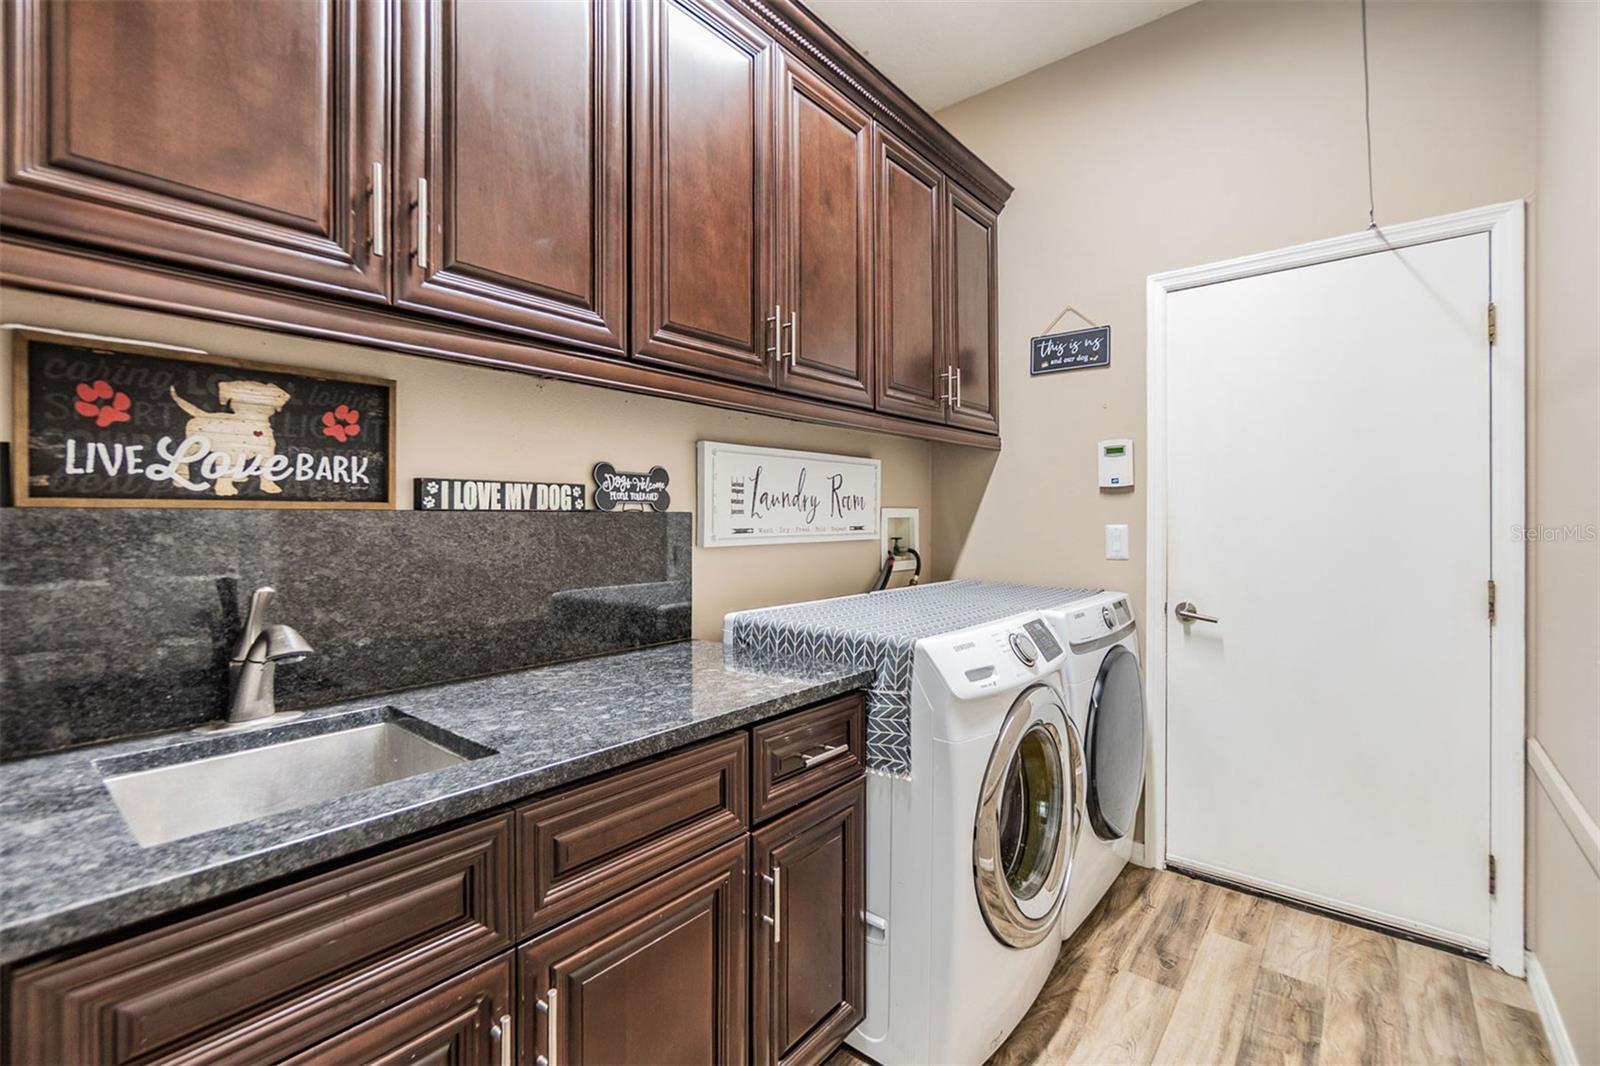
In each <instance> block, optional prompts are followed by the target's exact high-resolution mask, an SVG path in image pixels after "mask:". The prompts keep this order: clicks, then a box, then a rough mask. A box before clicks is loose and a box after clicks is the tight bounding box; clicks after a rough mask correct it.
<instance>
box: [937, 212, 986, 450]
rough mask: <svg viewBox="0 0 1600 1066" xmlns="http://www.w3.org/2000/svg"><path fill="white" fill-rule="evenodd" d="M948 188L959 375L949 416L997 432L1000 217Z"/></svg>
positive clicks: (953, 350)
mask: <svg viewBox="0 0 1600 1066" xmlns="http://www.w3.org/2000/svg"><path fill="white" fill-rule="evenodd" d="M947 188H948V199H949V211H948V212H947V214H946V216H945V219H946V222H945V231H946V234H947V237H946V239H947V240H948V241H949V250H950V254H949V264H950V276H949V282H948V289H947V299H948V300H949V319H950V333H949V345H950V347H949V352H950V365H951V367H952V368H953V369H954V370H955V371H956V379H955V386H954V390H955V395H954V397H953V400H952V402H951V404H950V410H949V418H950V422H951V423H952V424H955V425H960V426H967V427H969V428H971V429H981V430H988V431H989V432H991V433H993V432H998V431H999V429H1000V407H999V402H998V395H997V392H998V390H997V387H996V378H997V377H998V374H999V355H1000V342H999V334H998V318H997V316H998V303H999V290H998V288H997V284H996V269H997V264H996V260H997V258H998V249H997V245H996V241H995V222H996V219H995V214H994V212H993V211H990V210H989V209H988V208H987V207H984V206H983V205H982V204H981V203H979V202H978V201H977V200H976V199H974V198H973V197H971V196H969V195H967V194H966V193H965V192H963V191H962V190H961V189H960V188H958V187H957V186H955V185H948V186H947Z"/></svg>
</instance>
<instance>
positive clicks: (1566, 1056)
mask: <svg viewBox="0 0 1600 1066" xmlns="http://www.w3.org/2000/svg"><path fill="white" fill-rule="evenodd" d="M1528 990H1529V991H1530V992H1532V993H1533V1005H1534V1006H1535V1007H1537V1008H1539V1020H1540V1021H1541V1022H1543V1023H1544V1037H1545V1039H1546V1040H1548V1041H1549V1042H1550V1057H1551V1058H1552V1059H1554V1060H1555V1063H1556V1066H1578V1050H1577V1048H1575V1047H1573V1046H1572V1034H1570V1033H1568V1032H1567V1025H1566V1023H1565V1022H1563V1021H1562V1020H1561V1008H1560V1007H1558V1006H1556V996H1555V993H1554V992H1552V991H1551V990H1550V982H1549V981H1547V980H1545V976H1544V967H1543V966H1540V965H1539V959H1538V956H1536V955H1534V953H1533V952H1531V951H1530V952H1528Z"/></svg>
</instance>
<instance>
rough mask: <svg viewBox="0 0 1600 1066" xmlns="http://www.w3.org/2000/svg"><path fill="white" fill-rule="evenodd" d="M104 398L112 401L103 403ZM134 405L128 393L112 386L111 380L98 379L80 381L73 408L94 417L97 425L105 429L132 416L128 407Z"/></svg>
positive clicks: (85, 415)
mask: <svg viewBox="0 0 1600 1066" xmlns="http://www.w3.org/2000/svg"><path fill="white" fill-rule="evenodd" d="M103 400H110V401H111V402H110V403H104V404H103V403H102V402H101V401H103ZM132 406H133V401H132V400H130V399H128V394H127V393H125V392H118V391H117V390H116V389H114V388H112V387H111V382H109V381H96V382H94V383H93V384H90V383H89V382H87V381H81V382H79V383H78V402H77V403H75V404H73V405H72V408H73V410H75V411H77V412H78V413H79V414H80V415H82V416H83V417H84V418H92V419H94V424H95V425H97V426H99V427H100V428H101V429H105V428H106V427H107V426H110V425H115V424H116V423H118V422H126V421H127V420H128V419H130V418H132V417H133V416H132V415H130V414H129V413H128V408H130V407H132Z"/></svg>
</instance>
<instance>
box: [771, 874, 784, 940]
mask: <svg viewBox="0 0 1600 1066" xmlns="http://www.w3.org/2000/svg"><path fill="white" fill-rule="evenodd" d="M772 942H773V943H774V944H781V943H783V867H781V866H779V865H778V864H777V863H773V864H772Z"/></svg>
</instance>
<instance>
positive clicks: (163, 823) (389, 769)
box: [102, 719, 487, 848]
mask: <svg viewBox="0 0 1600 1066" xmlns="http://www.w3.org/2000/svg"><path fill="white" fill-rule="evenodd" d="M284 728H285V730H286V731H287V730H290V729H293V728H294V727H284ZM456 739H459V738H456ZM461 743H462V744H463V745H467V746H469V747H476V745H471V744H470V742H467V741H462V742H461ZM174 750H177V749H174ZM483 754H487V752H486V751H485V752H483ZM473 757H476V756H475V755H462V754H458V753H457V752H454V751H451V750H450V749H448V748H446V747H443V746H442V745H440V744H436V743H434V742H433V741H431V740H429V739H427V738H425V737H423V736H420V735H418V734H417V733H415V732H413V731H412V730H411V729H408V728H406V727H405V726H404V725H401V724H399V723H398V722H396V721H394V720H392V719H390V720H381V721H377V722H371V723H370V724H364V725H358V726H356V727H354V728H349V729H341V730H338V731H337V732H321V733H314V734H312V735H309V736H293V737H291V738H288V739H283V740H279V741H276V742H272V741H271V740H270V739H268V741H267V742H266V743H262V744H260V745H259V746H256V747H251V748H247V749H245V750H243V751H229V752H227V753H226V754H220V755H212V756H209V757H202V758H194V759H190V760H187V761H183V762H174V763H170V764H169V765H165V766H156V767H152V768H149V769H137V770H132V771H130V772H128V773H108V774H107V775H106V776H105V777H104V778H103V780H104V782H105V786H106V788H107V789H108V790H110V792H111V798H112V799H114V800H115V801H116V803H117V807H118V809H119V810H121V812H122V818H123V820H124V821H125V822H127V823H128V828H129V829H131V830H133V835H134V838H135V839H137V840H138V841H139V843H140V844H141V845H143V846H144V847H147V848H148V847H153V846H155V845H156V844H165V843H166V842H168V841H170V840H180V839H182V838H183V837H188V836H194V835H195V834H196V833H204V832H206V831H208V830H212V829H220V828H222V827H223V826H228V825H237V824H238V823H240V822H248V821H253V820H254V819H257V818H262V817H265V816H266V815H269V814H276V813H278V812H280V811H288V810H293V809H294V808H296V807H305V806H307V805H309V804H312V803H318V802H320V801H322V800H327V799H334V798H336V797H338V796H347V795H349V794H351V793H353V792H360V791H362V790H363V789H369V788H374V787H376V786H378V785H382V784H386V783H388V782H390V781H399V780H401V779H402V778H407V777H415V776H416V775H418V774H425V773H429V772H431V771H434V770H442V769H444V768H445V767H447V766H455V765H457V764H459V763H463V762H466V761H467V759H468V758H473ZM117 761H118V762H121V761H123V760H117ZM111 768H112V767H109V766H102V770H106V769H111Z"/></svg>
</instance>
